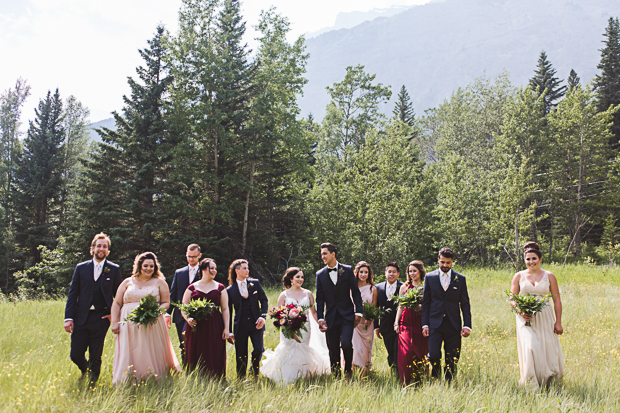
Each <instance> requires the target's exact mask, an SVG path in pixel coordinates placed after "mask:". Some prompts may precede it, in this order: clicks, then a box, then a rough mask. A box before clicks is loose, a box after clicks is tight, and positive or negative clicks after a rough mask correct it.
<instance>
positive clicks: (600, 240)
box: [0, 0, 620, 294]
mask: <svg viewBox="0 0 620 413" xmlns="http://www.w3.org/2000/svg"><path fill="white" fill-rule="evenodd" d="M245 28H246V22H245V21H244V20H243V18H242V16H241V15H240V6H239V2H238V1H236V0H183V2H182V6H181V9H180V12H179V29H178V31H177V33H175V34H171V33H168V32H167V31H166V30H165V28H164V27H163V26H162V25H160V26H158V27H157V29H156V32H155V34H154V36H153V38H152V39H150V40H149V41H148V45H147V47H146V48H144V49H143V50H140V51H139V53H140V55H141V57H142V59H143V62H144V63H143V65H142V66H140V67H138V68H137V69H136V73H137V77H136V78H129V80H128V82H129V86H130V89H131V94H130V95H129V96H125V97H124V108H123V110H122V112H121V113H113V115H114V120H115V123H116V128H115V129H114V130H112V129H106V128H102V129H100V130H98V133H99V135H100V137H101V142H90V141H89V139H88V127H89V121H88V116H89V113H88V109H87V108H86V107H85V106H84V105H82V104H81V103H80V102H79V101H78V100H77V99H76V98H75V97H73V96H70V97H68V98H67V99H65V100H64V101H63V100H62V99H61V96H60V94H59V91H58V90H56V91H55V92H54V93H52V92H49V93H48V94H47V96H46V97H45V98H43V99H41V100H40V102H39V105H38V108H37V110H36V111H35V118H34V120H33V121H31V122H29V125H28V132H27V134H26V136H23V137H22V136H20V119H21V107H22V105H23V102H24V101H25V99H26V98H27V97H28V96H29V94H30V89H29V87H28V85H27V82H26V81H24V80H22V79H19V80H18V81H17V82H16V84H15V87H14V88H11V89H8V90H6V91H5V92H4V93H3V94H2V96H1V98H0V103H1V107H0V132H1V139H2V141H1V143H0V151H1V153H0V156H1V159H0V236H1V237H2V240H3V241H2V244H1V245H0V274H1V275H0V282H1V284H2V285H0V288H1V289H2V291H3V292H4V293H5V294H6V293H12V292H16V291H19V292H22V293H27V292H30V293H32V292H35V291H36V292H38V293H41V294H50V293H63V292H64V291H66V289H67V288H68V284H69V281H70V276H71V273H72V269H73V267H74V265H75V263H76V262H79V261H80V260H85V259H88V255H87V254H88V245H89V242H90V240H91V239H92V236H93V234H95V233H97V232H100V231H104V232H106V233H107V234H109V235H110V236H111V239H112V254H113V260H114V261H115V262H117V263H119V264H120V265H121V267H122V270H123V271H124V272H125V274H129V273H130V270H131V266H132V263H133V259H134V257H135V256H136V255H137V254H139V253H141V252H143V251H147V250H149V251H153V252H155V253H156V254H158V256H159V259H160V261H161V263H162V268H163V271H164V274H165V275H166V276H168V277H171V276H172V274H173V271H174V269H175V268H179V267H181V266H183V265H184V263H185V257H184V252H185V249H186V247H187V245H188V244H190V243H194V242H197V243H199V244H200V246H201V248H202V250H203V251H204V252H205V255H206V256H210V257H212V258H214V259H215V260H216V261H218V262H219V263H220V269H221V270H222V271H223V270H224V269H225V268H226V267H227V264H228V263H229V262H231V261H232V260H234V259H236V258H245V259H247V260H248V261H249V262H250V266H251V270H252V272H253V274H254V275H255V276H257V277H259V278H262V279H264V280H266V281H268V282H277V281H278V280H279V279H280V278H281V274H283V272H284V270H285V269H286V268H287V267H288V266H291V265H296V266H301V267H302V268H304V269H305V270H306V271H307V273H308V274H311V273H312V270H314V269H317V266H318V265H319V263H318V261H319V260H318V257H317V251H318V245H319V244H320V243H321V242H324V241H330V242H332V243H334V244H336V245H337V246H338V247H339V249H340V251H339V258H340V260H341V261H342V262H345V263H355V262H357V261H359V260H366V261H368V262H369V263H371V265H372V266H373V267H374V268H375V269H376V270H380V269H381V268H383V266H384V265H385V263H386V262H388V261H391V260H397V261H399V262H402V263H405V262H409V261H410V260H412V259H414V258H415V259H422V260H425V261H430V260H432V259H433V257H434V256H435V255H436V250H437V249H438V248H439V247H440V246H449V247H452V248H453V249H454V250H455V251H457V253H458V260H459V261H460V262H461V263H463V264H468V263H469V264H476V265H503V266H506V265H508V266H512V267H513V268H519V267H520V266H522V263H521V262H520V261H519V256H520V250H521V248H520V247H521V245H522V244H523V243H524V242H525V241H526V240H536V241H538V242H539V243H541V244H542V245H543V248H545V252H546V257H545V258H546V259H547V260H552V261H556V262H567V261H583V260H588V261H594V262H599V263H613V261H614V259H615V258H616V257H617V255H618V254H620V239H619V238H620V235H619V234H618V225H619V221H618V220H619V218H620V208H619V207H618V205H619V203H618V202H617V201H618V200H617V197H618V188H619V186H618V172H619V167H620V163H619V161H618V146H619V142H620V114H619V113H618V110H617V105H618V104H619V103H620V24H619V23H618V18H615V19H614V18H610V19H609V24H608V27H607V28H606V31H605V33H604V43H603V48H602V49H601V61H600V63H599V65H598V68H599V69H600V74H599V75H598V76H597V77H596V78H595V79H594V80H593V82H592V83H591V84H588V85H582V84H581V83H580V79H579V77H578V75H577V74H576V73H575V72H574V71H571V73H570V74H569V77H568V80H567V82H564V81H563V80H560V79H559V78H558V77H557V75H556V70H555V69H554V68H553V65H552V64H551V63H550V61H549V59H548V57H547V55H546V54H545V53H544V52H542V53H541V55H540V59H539V61H538V65H537V66H536V67H535V70H534V73H533V77H532V79H531V80H530V84H529V85H527V86H524V87H516V86H514V85H512V84H511V83H510V81H509V80H508V74H507V73H503V74H501V75H500V76H498V77H497V78H495V79H489V78H487V77H484V76H483V77H481V78H479V79H477V80H475V81H474V82H472V83H471V84H469V85H468V86H466V87H463V88H460V89H458V90H456V91H455V92H454V93H453V94H452V96H451V97H450V98H449V99H446V100H445V101H444V102H443V103H442V104H440V105H439V106H438V107H436V108H433V109H430V110H427V111H426V112H425V113H424V115H423V116H416V114H415V111H414V108H413V107H412V104H411V99H410V97H409V92H408V91H407V89H406V88H405V87H404V86H402V87H401V88H400V90H399V93H398V95H397V96H396V97H395V98H394V99H395V101H396V104H395V108H394V111H393V113H392V114H383V113H381V112H380V110H379V108H380V106H381V104H383V103H385V102H388V101H389V100H390V99H391V98H392V92H391V87H389V86H386V85H382V84H380V83H377V82H376V81H375V75H373V74H369V73H367V72H366V71H365V70H364V67H363V66H360V65H358V66H351V67H348V68H347V69H346V73H345V75H344V78H343V80H342V81H340V82H337V83H335V84H333V85H332V86H330V87H328V88H327V90H326V92H327V93H328V94H329V96H330V98H331V101H330V103H329V104H328V105H327V107H326V112H325V116H324V117H323V119H322V120H320V121H316V120H315V119H314V118H313V116H312V115H310V116H308V117H307V118H302V117H301V116H300V109H299V107H298V105H297V96H299V94H300V93H301V92H302V88H303V86H304V85H305V83H306V79H305V78H304V73H305V67H306V63H307V60H308V55H307V53H306V52H305V45H304V39H303V37H300V38H298V39H297V40H295V41H293V42H290V41H288V40H287V34H288V32H289V23H288V21H287V19H286V18H284V17H282V16H281V15H279V14H277V13H276V11H275V10H274V9H270V10H267V11H265V12H263V13H262V14H261V17H260V22H259V24H258V26H257V29H258V33H259V38H258V39H257V40H258V47H257V50H256V51H251V50H250V49H249V48H248V46H247V44H245V43H244V41H243V36H244V34H245ZM379 272H380V271H379ZM220 276H221V277H222V279H224V274H223V273H222V274H221V275H220ZM307 278H309V279H311V278H312V277H307Z"/></svg>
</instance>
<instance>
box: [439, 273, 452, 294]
mask: <svg viewBox="0 0 620 413" xmlns="http://www.w3.org/2000/svg"><path fill="white" fill-rule="evenodd" d="M441 286H442V287H443V290H444V291H447V290H448V287H449V286H450V279H449V278H448V274H446V273H442V274H441Z"/></svg>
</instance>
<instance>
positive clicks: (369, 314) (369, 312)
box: [362, 303, 385, 330]
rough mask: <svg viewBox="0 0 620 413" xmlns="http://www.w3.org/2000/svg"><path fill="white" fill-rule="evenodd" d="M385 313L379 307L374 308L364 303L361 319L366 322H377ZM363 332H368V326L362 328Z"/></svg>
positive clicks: (370, 304)
mask: <svg viewBox="0 0 620 413" xmlns="http://www.w3.org/2000/svg"><path fill="white" fill-rule="evenodd" d="M384 313H385V310H383V309H382V308H381V307H375V306H374V305H372V303H364V306H363V307H362V317H364V320H366V321H373V320H378V319H379V318H381V316H382V315H383V314H384ZM364 330H368V325H365V326H364Z"/></svg>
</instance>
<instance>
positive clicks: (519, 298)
mask: <svg viewBox="0 0 620 413" xmlns="http://www.w3.org/2000/svg"><path fill="white" fill-rule="evenodd" d="M506 295H507V296H508V301H512V302H514V306H512V311H514V312H515V313H520V314H525V315H529V316H532V317H533V316H534V315H536V313H539V312H541V311H542V310H543V308H545V307H546V306H548V305H549V303H548V301H547V299H548V298H549V297H551V294H546V295H534V294H530V293H525V294H514V293H513V292H512V291H506ZM525 325H526V326H528V327H531V326H532V324H531V323H530V322H529V321H526V322H525Z"/></svg>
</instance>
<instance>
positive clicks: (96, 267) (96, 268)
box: [95, 263, 101, 281]
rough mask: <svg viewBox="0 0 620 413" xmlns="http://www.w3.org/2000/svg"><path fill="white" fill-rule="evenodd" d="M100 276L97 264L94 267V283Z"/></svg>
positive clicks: (98, 264)
mask: <svg viewBox="0 0 620 413" xmlns="http://www.w3.org/2000/svg"><path fill="white" fill-rule="evenodd" d="M100 275H101V263H97V265H95V281H97V280H98V279H99V276H100Z"/></svg>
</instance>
